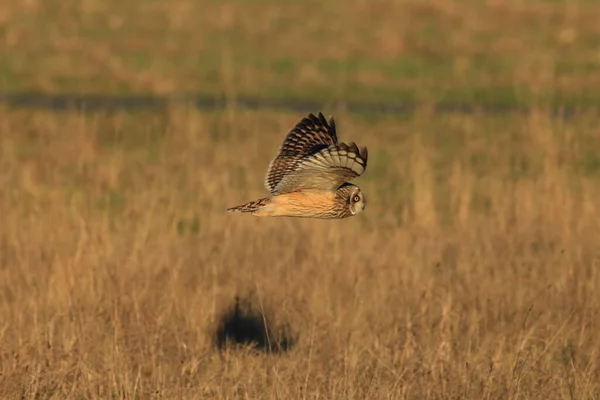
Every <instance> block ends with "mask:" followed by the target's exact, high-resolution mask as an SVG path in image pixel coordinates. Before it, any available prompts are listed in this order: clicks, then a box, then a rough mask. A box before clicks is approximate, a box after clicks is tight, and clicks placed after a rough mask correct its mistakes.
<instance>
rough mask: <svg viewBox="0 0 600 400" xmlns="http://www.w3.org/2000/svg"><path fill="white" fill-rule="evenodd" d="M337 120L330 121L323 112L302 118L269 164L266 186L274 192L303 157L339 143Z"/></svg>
mask: <svg viewBox="0 0 600 400" xmlns="http://www.w3.org/2000/svg"><path fill="white" fill-rule="evenodd" d="M337 142H338V139H337V135H336V133H335V121H334V120H333V118H331V119H330V120H329V123H328V122H327V120H326V119H325V117H324V116H323V114H322V113H319V116H318V117H317V116H315V115H313V114H312V113H311V114H308V116H307V117H305V118H302V120H301V121H300V122H298V123H297V124H296V125H295V126H294V127H293V128H292V129H291V130H290V131H289V132H288V134H287V135H286V137H285V139H284V140H283V143H282V144H281V147H280V148H279V152H278V153H277V155H276V156H275V158H274V159H273V160H272V161H271V163H270V164H269V168H268V169H267V175H266V176H265V187H266V188H267V189H268V190H269V191H270V192H273V191H274V190H275V187H276V186H277V185H278V184H279V183H280V182H281V180H282V179H283V178H284V177H285V176H286V175H288V174H290V173H292V172H294V171H295V170H296V168H297V167H298V165H299V164H300V162H301V161H302V160H303V158H305V157H307V156H310V155H314V154H316V153H318V152H319V151H321V150H323V149H326V148H328V147H329V146H331V145H335V144H337Z"/></svg>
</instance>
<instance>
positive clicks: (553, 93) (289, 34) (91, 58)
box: [0, 0, 600, 109]
mask: <svg viewBox="0 0 600 400" xmlns="http://www.w3.org/2000/svg"><path fill="white" fill-rule="evenodd" d="M599 13H600V11H599V10H598V7H597V4H596V3H595V2H594V1H585V0H580V1H550V0H548V1H531V2H524V1H508V0H506V1H502V0H498V1H479V0H473V1H467V2H454V1H446V0H442V1H375V2H368V1H352V2H349V3H345V2H331V3H327V4H324V3H318V2H313V1H308V0H302V1H299V2H294V3H284V2H279V1H268V0H266V1H251V2H245V1H187V0H182V1H178V0H172V1H143V2H142V1H132V2H127V3H123V2H119V1H113V0H108V1H94V0H86V1H66V2H63V1H52V0H49V1H36V0H27V1H23V2H18V3H16V2H15V3H11V4H9V3H6V4H5V5H3V6H2V8H1V9H0V23H1V24H2V26H3V28H2V37H3V40H2V51H3V57H2V61H1V64H0V72H1V81H0V82H1V84H2V87H3V90H2V91H3V92H4V93H11V94H12V93H40V94H73V95H104V96H125V95H128V96H131V95H138V96H145V95H162V96H167V97H170V96H200V97H202V98H208V99H229V100H235V99H253V100H255V101H258V102H262V104H275V105H277V106H284V105H293V104H303V103H302V102H309V104H311V107H310V108H314V107H323V106H325V105H328V106H331V105H334V104H347V103H351V104H352V103H360V104H362V103H366V104H367V105H379V106H386V107H389V106H390V105H410V104H413V103H414V102H420V103H422V102H426V103H433V102H435V103H438V102H444V103H449V104H451V105H458V104H466V105H467V106H471V107H475V106H491V107H492V108H498V109H504V108H505V107H516V106H523V105H531V103H532V102H536V104H537V103H541V104H551V105H554V106H560V107H565V106H570V107H574V106H592V105H593V106H597V102H598V93H597V92H598V91H597V90H595V88H596V87H597V85H598V84H599V82H598V79H600V78H599V74H598V67H599V63H600V53H599V51H600V50H599V45H600V43H599V39H598V38H599V37H600V28H599V27H598V24H597V23H596V22H597V21H598V16H599ZM313 104H314V105H315V106H312V105H313ZM304 108H307V107H304Z"/></svg>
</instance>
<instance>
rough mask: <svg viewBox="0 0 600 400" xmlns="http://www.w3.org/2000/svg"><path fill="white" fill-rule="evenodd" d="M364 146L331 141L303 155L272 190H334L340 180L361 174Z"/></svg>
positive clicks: (345, 180)
mask: <svg viewBox="0 0 600 400" xmlns="http://www.w3.org/2000/svg"><path fill="white" fill-rule="evenodd" d="M367 158H368V152H367V148H366V147H362V148H360V149H359V148H358V146H356V144H355V143H350V144H349V145H348V144H345V143H339V144H332V145H330V146H329V147H327V148H325V149H321V150H319V151H318V152H316V153H314V154H310V155H308V156H305V157H304V158H303V159H302V160H301V161H300V162H299V163H298V165H297V166H296V169H295V170H294V171H292V172H290V173H288V174H287V175H285V176H284V177H283V178H282V179H281V181H280V182H279V183H278V184H277V186H275V188H274V190H273V193H288V192H294V191H297V190H302V189H317V190H324V191H335V190H336V189H337V188H338V187H340V186H341V185H342V184H343V183H345V182H347V181H349V180H351V179H353V178H356V177H358V176H360V175H362V173H363V172H365V170H366V169H367Z"/></svg>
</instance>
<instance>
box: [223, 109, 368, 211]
mask: <svg viewBox="0 0 600 400" xmlns="http://www.w3.org/2000/svg"><path fill="white" fill-rule="evenodd" d="M366 167H367V149H366V147H363V148H361V149H359V148H358V147H357V146H356V144H354V143H350V144H349V145H348V144H345V143H339V142H338V140H337V135H336V131H335V122H334V120H333V118H332V119H331V120H330V121H329V122H327V120H326V119H325V117H324V116H323V114H321V113H319V116H318V117H316V116H314V115H313V114H309V115H308V117H306V118H303V119H302V120H301V121H300V122H298V123H297V124H296V126H294V128H292V130H290V132H288V134H287V136H286V138H285V140H284V141H283V144H282V145H281V147H280V149H279V152H278V154H277V155H276V156H275V158H274V159H273V160H272V161H271V163H270V164H269V168H268V170H267V175H266V177H265V186H266V188H267V189H268V190H269V191H270V192H271V195H270V196H269V197H265V198H262V199H259V200H255V201H251V202H249V203H246V204H243V205H240V206H237V207H232V208H229V209H228V210H227V211H237V212H245V213H248V212H250V213H252V215H255V216H259V217H303V218H321V219H338V218H346V217H350V216H353V215H356V214H358V213H360V212H362V211H363V210H364V208H365V205H366V202H365V199H364V196H363V194H362V192H361V190H360V188H359V187H358V186H356V185H352V184H350V183H347V182H346V181H347V180H350V179H353V178H355V177H358V176H360V175H361V174H362V173H363V172H364V171H365V169H366Z"/></svg>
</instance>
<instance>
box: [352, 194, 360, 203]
mask: <svg viewBox="0 0 600 400" xmlns="http://www.w3.org/2000/svg"><path fill="white" fill-rule="evenodd" d="M352 200H353V201H354V202H355V203H358V202H359V201H360V197H358V195H356V196H354V197H353V198H352Z"/></svg>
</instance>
